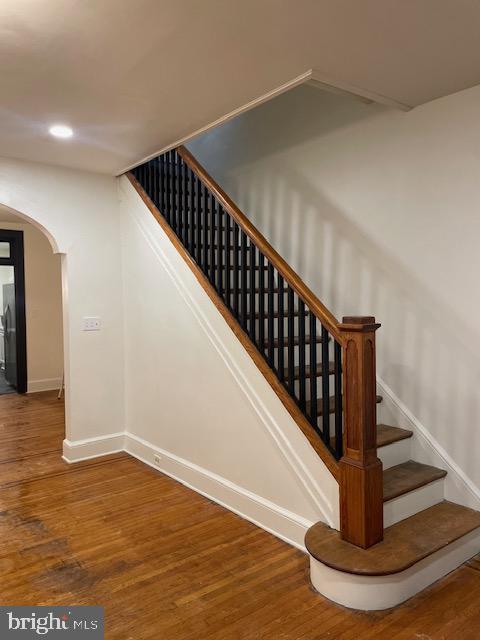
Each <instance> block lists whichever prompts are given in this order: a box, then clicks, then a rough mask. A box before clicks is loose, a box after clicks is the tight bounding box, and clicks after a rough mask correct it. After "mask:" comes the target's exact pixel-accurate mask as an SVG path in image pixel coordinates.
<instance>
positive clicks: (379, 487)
mask: <svg viewBox="0 0 480 640" xmlns="http://www.w3.org/2000/svg"><path fill="white" fill-rule="evenodd" d="M379 326H380V325H379V324H376V323H375V318H373V317H369V316H362V317H345V318H343V322H342V324H341V325H340V330H341V331H342V333H343V336H344V339H345V342H344V348H343V398H344V402H343V408H344V430H345V440H344V443H345V444H344V455H343V457H342V458H341V460H340V532H341V536H342V538H343V539H344V540H347V541H348V542H351V543H352V544H355V545H357V546H359V547H363V548H364V549H366V548H367V547H371V546H372V545H374V544H376V543H377V542H380V541H381V540H382V539H383V475H382V473H383V470H382V462H381V460H379V459H378V457H377V403H376V373H375V332H376V330H377V329H378V327H379Z"/></svg>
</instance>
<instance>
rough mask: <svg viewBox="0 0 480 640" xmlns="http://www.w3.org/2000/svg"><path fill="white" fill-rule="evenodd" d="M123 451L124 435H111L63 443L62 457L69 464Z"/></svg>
mask: <svg viewBox="0 0 480 640" xmlns="http://www.w3.org/2000/svg"><path fill="white" fill-rule="evenodd" d="M124 449H125V434H124V433H123V432H118V433H111V434H109V435H107V436H99V437H98V438H86V439H85V440H74V441H72V440H67V438H65V440H64V441H63V456H62V458H63V459H64V460H65V462H68V463H69V464H71V463H74V462H81V461H82V460H91V459H92V458H98V457H99V456H106V455H109V454H111V453H119V452H120V451H124Z"/></svg>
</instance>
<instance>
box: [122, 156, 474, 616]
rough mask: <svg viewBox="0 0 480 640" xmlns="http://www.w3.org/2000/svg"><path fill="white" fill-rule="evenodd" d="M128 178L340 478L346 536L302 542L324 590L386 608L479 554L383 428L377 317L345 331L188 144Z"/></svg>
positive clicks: (399, 437) (431, 472) (458, 515)
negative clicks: (377, 365) (379, 414)
mask: <svg viewBox="0 0 480 640" xmlns="http://www.w3.org/2000/svg"><path fill="white" fill-rule="evenodd" d="M129 179H130V181H131V183H132V184H133V186H134V187H135V189H136V190H137V192H138V193H139V195H140V197H141V198H142V199H143V200H144V202H145V203H146V204H147V206H148V207H149V209H150V211H151V212H152V214H153V215H154V216H155V218H156V219H157V221H158V222H159V224H160V225H161V226H162V228H163V229H164V231H165V233H166V234H167V235H168V236H169V238H170V239H171V241H172V242H173V244H174V245H175V246H176V248H177V250H178V251H179V252H180V253H181V255H182V256H183V257H184V259H185V260H186V262H187V263H188V264H189V266H190V268H191V269H192V271H193V272H194V273H195V275H196V277H197V279H198V281H199V282H200V284H201V285H202V286H203V288H204V289H205V291H206V292H207V293H208V295H209V296H210V298H211V299H212V301H213V302H214V304H215V305H216V306H217V308H218V310H219V311H220V313H221V314H222V315H223V317H224V318H225V320H226V321H227V323H228V324H229V325H230V327H231V328H232V330H233V331H234V333H235V335H236V336H237V337H238V339H239V340H240V341H241V342H242V344H243V345H244V347H245V348H246V349H247V351H248V353H249V354H250V356H251V357H252V359H253V360H254V362H255V363H256V365H257V366H258V367H259V369H260V370H261V371H262V373H263V375H264V376H265V378H266V379H267V380H268V382H269V383H270V385H271V386H272V388H273V389H274V391H275V392H276V393H277V395H278V397H279V399H280V400H281V402H282V403H283V404H284V406H285V408H286V409H287V410H288V411H289V413H290V415H291V416H292V418H293V419H294V420H295V422H296V423H297V425H298V427H299V428H300V429H301V430H302V432H303V433H304V435H305V436H306V438H307V439H308V441H309V442H310V444H311V446H312V447H313V448H314V450H315V451H316V452H317V454H318V455H319V456H320V458H321V459H322V461H323V462H324V463H325V465H326V466H327V467H328V469H329V470H330V472H331V473H332V474H333V475H334V477H335V478H336V480H337V481H338V484H339V498H340V531H336V530H334V529H331V528H330V527H328V526H327V525H326V524H324V523H322V522H319V523H317V524H315V525H314V526H313V527H311V529H309V531H308V533H307V535H306V540H305V544H306V548H307V550H308V552H309V554H310V561H311V579H312V582H313V584H314V586H315V587H316V588H317V589H318V591H320V592H321V593H323V594H324V595H326V596H327V597H329V598H331V599H332V600H334V601H336V602H339V603H341V604H345V605H346V606H351V607H355V608H363V609H375V608H385V607H388V606H393V605H395V604H398V603H399V602H401V601H403V600H405V599H406V598H408V597H410V596H411V595H413V594H414V593H416V592H418V591H419V590H420V589H422V588H424V587H425V586H427V585H428V584H431V582H433V581H434V580H436V579H438V578H440V577H442V576H443V575H445V574H446V573H447V572H448V571H450V570H452V569H453V568H455V567H456V566H458V565H459V564H461V563H462V562H463V561H465V560H466V559H468V558H469V557H471V556H472V555H474V554H475V553H477V552H478V551H479V550H480V513H478V512H476V511H473V510H472V509H469V508H467V507H464V506H461V505H458V504H453V503H450V502H447V501H445V500H444V487H443V484H444V477H445V475H446V471H444V470H443V469H439V468H436V467H432V466H429V465H425V464H421V463H419V462H416V461H414V460H411V455H410V443H411V439H412V436H413V434H412V432H411V431H408V430H406V429H402V428H400V427H397V426H394V425H387V424H377V423H376V413H377V411H376V407H377V404H379V403H381V402H382V397H381V396H378V395H377V394H376V374H375V334H376V331H377V329H378V328H379V326H380V325H379V324H377V323H376V322H375V318H373V317H348V316H347V317H344V318H343V320H342V322H339V321H338V320H337V319H336V318H335V317H334V316H333V314H332V313H330V311H329V310H328V309H327V308H326V307H325V306H324V305H323V304H322V303H321V302H320V300H318V298H317V297H316V296H315V294H313V292H312V291H310V290H309V288H308V287H307V286H306V285H305V283H304V282H303V281H302V280H301V279H300V278H299V276H298V275H297V274H296V273H295V272H294V271H293V270H292V269H291V268H290V267H289V265H288V264H287V263H286V262H285V261H284V260H283V259H282V258H281V256H280V255H279V254H278V253H277V252H276V251H275V250H274V249H273V247H272V246H271V245H270V244H269V243H268V242H267V240H266V239H265V238H264V237H263V236H262V235H261V234H260V233H259V231H258V230H257V229H256V228H255V227H254V226H253V225H252V223H251V222H250V221H249V220H248V218H246V217H245V216H244V214H243V213H242V212H241V211H240V210H239V209H238V208H237V207H236V205H235V204H234V203H233V202H232V201H231V200H230V198H229V197H228V196H227V195H226V194H225V193H224V192H223V191H222V189H221V188H220V187H219V186H218V185H217V184H216V183H215V181H214V180H213V179H212V178H211V177H210V176H209V175H208V174H207V173H206V171H205V170H204V169H203V167H201V166H200V164H199V163H198V162H197V161H196V159H195V158H194V157H193V156H192V155H191V154H190V153H189V151H188V150H187V149H185V148H184V147H179V148H178V149H175V150H173V151H169V152H167V153H165V154H163V155H162V156H159V157H157V158H154V159H153V160H150V161H149V162H147V163H145V164H143V165H141V166H139V167H137V168H136V169H134V170H133V172H132V173H130V174H129ZM392 576H393V578H392Z"/></svg>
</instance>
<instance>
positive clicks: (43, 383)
mask: <svg viewBox="0 0 480 640" xmlns="http://www.w3.org/2000/svg"><path fill="white" fill-rule="evenodd" d="M61 384H62V378H42V379H40V380H29V381H28V384H27V393H38V392H40V391H54V390H58V389H60V385H61Z"/></svg>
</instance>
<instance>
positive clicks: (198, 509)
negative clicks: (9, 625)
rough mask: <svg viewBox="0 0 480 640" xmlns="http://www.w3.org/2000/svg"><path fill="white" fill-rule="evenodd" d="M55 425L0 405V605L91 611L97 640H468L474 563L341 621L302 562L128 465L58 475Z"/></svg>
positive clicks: (106, 461) (49, 396)
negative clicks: (377, 609)
mask: <svg viewBox="0 0 480 640" xmlns="http://www.w3.org/2000/svg"><path fill="white" fill-rule="evenodd" d="M63 420H64V418H63V406H62V403H61V402H58V401H57V400H56V396H55V394H54V393H41V394H35V395H32V396H28V397H27V396H23V397H21V396H16V395H13V396H11V395H10V396H3V397H0V485H1V488H0V605H5V604H8V605H13V604H31V605H39V604H49V605H54V604H79V605H80V604H98V605H103V606H104V607H105V614H106V628H107V631H106V637H107V638H108V639H109V640H147V639H150V638H152V639H153V638H155V640H236V639H241V640H253V639H260V638H268V639H272V640H300V639H301V640H316V639H318V640H320V639H322V640H323V639H326V638H328V639H332V640H337V639H339V640H340V639H341V640H365V639H367V638H368V639H372V638H375V639H376V638H380V639H385V640H391V639H394V640H409V639H412V640H447V639H450V638H451V639H452V640H453V639H455V640H470V639H471V640H478V639H479V638H480V558H479V557H477V558H475V559H473V560H471V561H470V562H469V563H467V564H466V565H464V566H463V567H461V568H460V569H458V570H457V571H455V572H454V573H452V574H451V575H450V576H448V577H447V578H446V579H444V580H442V581H440V582H439V583H437V584H436V585H434V586H433V587H431V588H430V589H428V590H427V591H425V592H424V593H423V594H421V595H420V596H417V597H416V598H414V599H412V600H410V601H409V602H408V603H406V604H404V605H402V606H400V607H398V608H397V609H394V610H391V611H387V612H382V613H359V612H352V611H349V610H347V609H343V608H342V607H339V606H336V605H334V604H332V603H331V602H329V601H327V600H325V599H324V598H322V597H321V596H319V595H318V594H316V593H314V592H313V591H312V589H311V587H310V585H309V581H308V563H307V558H306V557H305V556H304V555H303V554H302V553H300V552H299V551H296V550H295V549H293V548H292V547H290V546H288V545H287V544H285V543H283V542H281V541H280V540H278V539H277V538H275V537H274V536H272V535H270V534H268V533H266V532H264V531H262V530H261V529H259V528H257V527H255V526H254V525H252V524H250V523H249V522H247V521H245V520H242V518H240V517H238V516H236V515H234V514H233V513H231V512H229V511H227V510H226V509H223V508H222V507H220V506H218V505H216V504H214V503H212V502H210V501H209V500H207V499H205V498H204V497H202V496H200V495H199V494H197V493H195V492H193V491H190V490H189V489H187V488H185V487H184V486H182V485H181V484H179V483H177V482H175V481H173V480H171V479H170V478H168V477H166V476H163V475H161V474H160V473H158V472H156V471H154V470H153V469H150V468H149V467H146V466H145V465H143V464H142V463H140V462H138V461H136V460H134V459H133V458H131V457H129V456H128V455H126V454H117V455H113V456H110V457H107V458H102V459H97V460H94V461H89V462H83V463H80V464H78V465H74V466H70V465H67V464H66V463H64V462H63V461H62V459H61V457H60V456H61V443H62V438H63V431H64V426H63Z"/></svg>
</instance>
